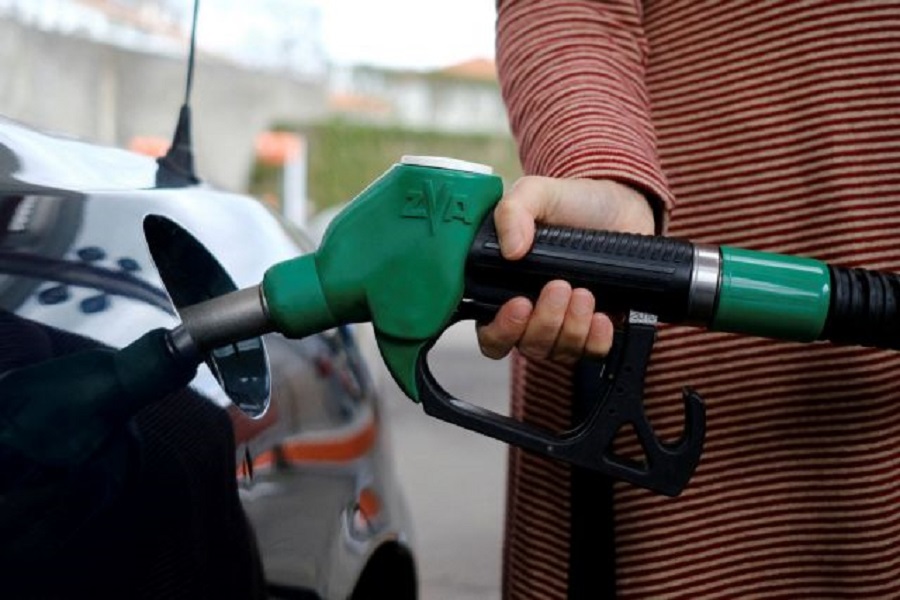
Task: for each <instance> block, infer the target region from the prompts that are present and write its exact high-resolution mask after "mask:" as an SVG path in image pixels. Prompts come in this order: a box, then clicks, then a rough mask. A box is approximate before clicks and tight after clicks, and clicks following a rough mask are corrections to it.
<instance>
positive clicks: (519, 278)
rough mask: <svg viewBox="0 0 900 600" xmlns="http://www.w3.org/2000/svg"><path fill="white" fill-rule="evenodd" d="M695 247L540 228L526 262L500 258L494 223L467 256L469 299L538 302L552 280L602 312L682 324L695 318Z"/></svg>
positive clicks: (497, 302)
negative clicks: (586, 295)
mask: <svg viewBox="0 0 900 600" xmlns="http://www.w3.org/2000/svg"><path fill="white" fill-rule="evenodd" d="M693 264H694V246H693V245H692V244H691V243H689V242H685V241H682V240H675V239H670V238H662V237H651V236H642V235H634V234H626V233H614V232H608V231H591V230H585V229H572V228H565V227H543V226H542V227H539V228H538V230H537V232H536V233H535V240H534V244H533V246H532V248H531V250H530V251H529V252H528V254H527V255H526V256H525V257H524V258H522V259H521V260H516V261H508V260H506V259H504V258H503V256H502V255H501V253H500V244H499V241H498V238H497V231H496V228H495V225H494V220H493V217H489V218H487V219H485V221H484V223H483V224H482V226H481V228H480V229H479V231H478V234H477V235H476V237H475V242H474V244H473V245H472V248H471V249H470V251H469V256H468V261H467V264H466V297H467V298H469V299H472V300H475V301H479V302H482V303H485V304H490V305H495V306H499V305H501V304H503V303H504V302H505V301H507V300H509V299H511V298H514V297H516V296H527V297H529V298H532V299H535V298H537V297H538V295H539V294H540V291H541V288H543V286H544V285H545V284H546V283H547V282H549V281H551V280H554V279H565V280H567V281H568V282H569V283H571V284H572V287H576V288H577V287H583V288H586V289H588V290H590V291H591V292H592V293H593V294H594V297H595V298H596V300H597V306H598V310H602V311H610V312H624V311H627V310H637V311H641V312H647V313H651V314H655V315H658V316H659V317H660V319H661V320H663V321H666V322H680V321H683V320H685V319H686V318H687V317H688V316H689V313H690V308H691V307H690V304H691V283H692V276H693Z"/></svg>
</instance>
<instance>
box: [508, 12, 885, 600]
mask: <svg viewBox="0 0 900 600" xmlns="http://www.w3.org/2000/svg"><path fill="white" fill-rule="evenodd" d="M498 68H499V71H500V76H501V82H502V87H503V93H504V95H505V98H506V100H507V102H508V106H509V113H510V120H511V124H512V127H513V130H514V133H515V135H516V137H517V140H518V142H519V145H520V152H521V156H522V160H523V164H524V166H525V169H526V171H527V172H529V173H536V174H542V175H553V176H565V177H611V178H614V179H618V180H620V181H624V182H627V183H629V184H631V185H634V186H636V187H638V188H640V189H642V190H644V191H645V192H647V193H650V194H654V195H656V196H657V197H659V198H660V199H662V200H663V201H664V202H666V204H667V205H668V206H670V207H672V206H674V209H673V211H672V213H671V218H670V225H669V234H671V235H674V236H678V237H685V238H689V239H692V240H694V241H698V242H708V243H715V244H729V245H735V246H743V247H749V248H754V249H759V250H768V251H775V252H787V253H793V254H798V255H806V256H813V257H815V258H818V259H822V260H826V261H830V262H834V263H837V264H843V265H849V266H866V267H868V268H873V269H884V270H893V271H900V237H898V235H897V229H898V226H900V211H898V203H900V168H898V165H900V1H897V0H894V1H875V0H868V1H866V0H859V1H855V2H849V1H825V0H781V1H776V0H729V1H728V2H718V1H712V0H656V1H648V2H645V3H643V5H642V4H641V3H640V2H637V1H625V0H620V1H608V2H600V1H589V0H583V1H577V0H534V1H531V2H528V1H515V0H510V1H505V2H500V6H499V11H498ZM651 107H652V109H651ZM651 110H652V119H651ZM651 123H652V125H651ZM676 199H677V200H676ZM545 369H546V366H545V365H538V364H527V365H524V364H520V365H518V366H517V373H516V375H517V386H516V389H515V390H514V393H515V395H516V398H515V400H514V403H513V407H514V410H515V411H516V414H518V415H520V416H524V417H525V418H527V419H530V420H532V421H535V422H543V421H542V419H544V418H545V417H544V415H545V414H547V413H552V414H559V413H562V412H564V411H565V409H564V408H559V407H558V405H559V404H560V402H561V400H560V394H559V393H557V391H556V389H555V388H554V387H553V385H549V384H547V383H544V384H543V385H542V386H539V385H537V382H539V381H544V382H547V381H562V380H564V379H565V377H564V375H561V374H560V373H559V371H558V369H557V370H554V371H552V378H551V379H549V380H547V379H544V378H543V377H544V372H545ZM898 370H900V356H898V355H896V354H894V353H888V352H882V351H875V350H867V349H848V348H840V347H835V346H831V345H829V344H812V345H802V344H788V343H776V342H772V341H766V340H758V339H752V338H745V337H739V336H733V335H726V334H718V333H706V332H701V331H697V330H692V329H688V328H680V327H667V328H663V330H662V331H661V334H660V339H659V342H658V343H657V347H656V350H655V354H654V357H653V362H652V365H651V369H650V374H649V378H648V389H647V405H648V412H649V414H650V416H651V420H652V421H653V423H654V425H655V426H656V427H657V429H658V430H659V431H661V432H663V434H664V435H667V436H670V437H676V436H677V435H678V432H679V430H680V425H681V421H682V415H681V411H682V407H681V401H680V389H681V387H682V386H683V385H685V384H690V385H692V386H694V387H695V388H696V389H698V391H700V392H701V394H702V395H703V396H704V397H705V398H706V400H707V408H708V433H707V443H706V450H705V454H704V457H703V459H702V461H701V464H700V467H699V469H698V471H697V474H696V475H695V478H694V480H693V482H692V483H691V485H690V487H689V488H688V489H687V490H686V491H685V493H684V494H682V496H681V497H679V498H677V499H667V498H662V497H657V496H653V495H652V494H650V493H648V492H645V491H643V490H639V489H636V488H633V487H630V486H626V485H621V487H617V490H616V536H617V578H618V591H619V595H620V596H621V597H622V598H735V597H740V598H748V597H750V598H761V597H764V598H798V597H827V598H846V597H859V598H900V405H898V402H897V401H898V398H900V379H898V376H897V373H898ZM560 389H563V390H564V389H565V388H564V387H561V388H560ZM549 407H552V408H549ZM511 464H512V465H513V466H514V469H513V470H512V471H511V475H510V478H511V485H510V498H509V505H510V510H511V515H512V516H511V518H510V522H509V526H508V532H507V533H508V538H507V549H506V558H507V573H506V577H505V582H506V590H505V592H506V593H505V597H507V598H565V597H566V591H565V589H566V581H565V579H566V572H565V569H564V568H563V569H560V570H559V571H558V572H557V573H556V579H555V580H554V581H553V582H552V583H548V582H547V578H546V575H545V572H544V571H541V570H538V567H539V566H541V565H559V564H566V561H567V559H568V556H567V550H566V547H567V542H568V533H567V532H568V513H567V512H566V507H568V505H569V500H568V494H567V493H566V490H567V489H568V473H567V471H566V470H565V469H564V468H559V467H557V468H555V469H551V468H550V467H545V466H535V467H531V466H529V465H532V464H534V465H543V463H542V461H540V460H539V459H536V458H534V457H531V456H523V455H520V454H519V453H513V458H512V459H511ZM527 477H531V478H532V480H533V479H535V478H536V479H540V478H542V477H545V478H546V479H545V480H544V481H540V482H538V483H535V482H534V481H532V480H528V479H526V478H527ZM554 489H555V490H560V491H559V498H560V500H559V502H558V504H556V503H554V502H553V501H552V500H551V499H548V498H547V495H546V491H547V490H554ZM537 531H540V532H543V533H541V534H538V533H536V532H537ZM546 532H552V533H553V535H549V534H548V533H546Z"/></svg>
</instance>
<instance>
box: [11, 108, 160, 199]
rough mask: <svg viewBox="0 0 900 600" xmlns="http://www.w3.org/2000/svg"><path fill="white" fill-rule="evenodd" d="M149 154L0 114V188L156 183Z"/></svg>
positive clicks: (84, 188)
mask: <svg viewBox="0 0 900 600" xmlns="http://www.w3.org/2000/svg"><path fill="white" fill-rule="evenodd" d="M156 170H157V163H156V161H155V160H154V159H152V158H149V157H146V156H142V155H139V154H135V153H133V152H129V151H127V150H122V149H119V148H113V147H109V146H102V145H97V144H93V143H88V142H85V141H82V140H78V139H75V138H72V137H67V136H65V135H62V134H57V133H47V132H43V131H39V130H37V129H34V128H32V127H29V126H26V125H24V124H22V123H18V122H16V121H13V120H12V119H9V118H7V117H3V116H0V189H3V190H4V191H7V192H9V191H23V192H27V191H34V190H59V191H68V192H74V193H78V192H90V191H125V190H143V189H151V188H154V187H156Z"/></svg>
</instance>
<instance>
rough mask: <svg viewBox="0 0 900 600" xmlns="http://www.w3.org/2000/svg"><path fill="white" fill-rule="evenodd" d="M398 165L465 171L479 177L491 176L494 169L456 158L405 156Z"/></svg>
mask: <svg viewBox="0 0 900 600" xmlns="http://www.w3.org/2000/svg"><path fill="white" fill-rule="evenodd" d="M400 164H401V165H416V166H418V167H434V168H436V169H450V170H451V171H467V172H469V173H478V174H481V175H492V174H493V173H494V168H493V167H489V166H488V165H482V164H480V163H474V162H469V161H467V160H459V159H458V158H446V157H444V156H412V155H408V154H407V155H405V156H403V157H401V158H400Z"/></svg>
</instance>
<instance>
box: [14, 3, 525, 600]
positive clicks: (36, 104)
mask: <svg viewBox="0 0 900 600" xmlns="http://www.w3.org/2000/svg"><path fill="white" fill-rule="evenodd" d="M192 10H193V4H192V2H191V1H190V0H0V115H2V116H5V117H8V118H12V119H15V120H18V121H21V122H23V123H25V124H28V125H30V126H33V127H37V128H40V129H44V130H49V131H52V132H56V133H62V134H67V135H73V136H77V137H80V138H84V139H87V140H90V141H94V142H99V143H102V144H107V145H112V146H118V147H123V148H129V149H131V150H134V151H137V152H141V153H144V154H149V155H154V156H157V155H162V154H163V153H164V152H165V150H166V149H167V147H168V145H169V140H171V137H172V133H173V130H174V127H175V122H176V118H177V111H178V107H179V105H180V104H181V102H182V99H183V96H184V88H185V77H186V71H187V69H186V65H187V62H186V60H187V52H188V47H189V35H190V20H191V14H192ZM494 19H495V13H494V2H493V0H455V1H454V2H421V1H416V0H381V1H379V2H372V1H371V0H255V1H254V2H246V1H244V0H203V1H202V2H201V6H200V20H199V26H198V46H197V52H198V54H197V67H196V71H195V75H194V86H193V94H192V102H191V104H192V107H193V112H194V144H195V152H196V161H197V168H198V171H199V173H200V174H201V176H202V177H203V178H204V179H205V180H206V181H208V182H209V183H211V184H213V185H215V186H217V187H221V188H224V189H228V190H231V191H236V192H245V193H249V194H251V195H253V196H255V197H256V198H258V199H259V200H260V201H261V202H265V203H267V204H269V205H270V206H271V207H272V208H274V209H275V210H277V211H279V212H282V213H284V214H285V215H287V216H288V217H289V218H290V219H292V220H293V221H295V222H296V223H298V224H299V225H301V226H302V227H305V228H306V229H307V230H308V231H310V232H311V235H312V236H313V237H314V238H315V237H316V236H317V235H319V234H321V231H322V230H323V229H324V227H325V225H326V224H327V222H328V219H329V218H330V217H331V216H333V214H334V213H335V212H336V211H337V210H339V208H340V206H341V205H342V204H343V203H344V202H346V201H348V200H349V199H351V198H352V197H353V196H354V195H355V194H356V193H358V192H359V191H360V190H362V189H363V187H365V186H366V185H367V184H368V183H370V182H371V181H372V180H373V179H374V178H375V177H377V176H378V175H380V174H381V173H382V172H383V171H385V170H386V169H387V168H388V167H389V166H390V165H391V164H392V163H393V162H395V161H396V160H398V159H399V158H400V156H401V155H403V154H431V155H443V156H452V157H456V158H462V159H465V160H469V161H475V162H482V163H486V164H489V165H492V166H493V167H494V169H495V172H497V173H498V174H500V175H501V176H502V177H503V178H504V179H505V180H506V181H507V182H511V181H512V180H514V179H515V178H516V177H517V176H518V175H519V166H518V160H517V157H516V153H515V149H514V145H513V143H512V140H511V138H510V135H509V131H508V128H507V121H506V113H505V109H504V107H503V103H502V101H501V98H500V92H499V88H498V84H497V79H496V72H495V68H494V62H493V45H494V29H493V28H494ZM433 363H434V365H433V366H434V369H435V371H436V373H437V374H438V378H439V380H441V381H442V383H445V385H446V386H447V387H448V389H449V391H451V392H452V393H454V394H455V395H457V396H459V397H462V398H466V399H472V400H475V401H477V402H478V403H480V404H482V405H485V406H487V407H489V408H492V409H494V410H497V411H500V412H506V399H507V395H508V383H509V380H508V364H507V363H506V361H500V362H491V361H488V360H486V359H482V358H480V356H479V355H478V351H477V345H476V344H475V341H474V336H473V333H472V330H471V326H470V325H469V326H465V325H463V326H458V327H457V328H454V329H453V330H451V331H450V332H448V334H447V335H446V336H445V337H444V338H443V339H442V340H441V342H440V344H439V346H438V348H437V350H436V353H435V355H434V360H433ZM380 380H381V382H382V385H383V387H384V391H385V396H386V407H385V410H386V412H387V413H388V417H389V418H388V419H387V422H388V423H387V424H388V426H389V427H390V431H391V439H392V443H393V449H394V455H395V457H396V463H397V465H396V466H397V472H398V474H399V477H400V480H401V481H400V484H401V485H402V486H403V488H404V490H405V493H406V497H407V499H408V501H409V505H410V513H411V517H412V519H413V524H414V526H415V532H416V543H417V551H418V561H419V569H420V573H419V575H420V581H421V591H422V597H424V598H427V599H429V598H447V599H454V598H460V599H468V598H472V599H475V598H478V599H484V598H499V581H500V575H501V573H500V564H501V561H500V553H501V534H502V528H503V522H502V520H503V508H504V486H505V461H506V448H505V447H504V446H502V445H500V444H499V443H496V442H493V441H490V440H487V439H483V438H480V437H479V436H475V435H474V434H470V433H468V432H464V431H461V430H458V429H456V428H454V427H451V426H449V425H444V424H442V423H439V422H437V421H433V420H432V419H430V418H428V417H426V416H425V415H424V414H423V413H422V411H421V409H420V408H419V407H417V406H415V405H413V404H412V403H411V402H410V401H409V400H407V399H406V398H405V396H403V395H402V394H401V393H400V392H399V390H398V389H397V388H396V386H394V384H393V382H392V381H391V380H390V378H389V377H385V376H384V374H383V373H381V375H380Z"/></svg>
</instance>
